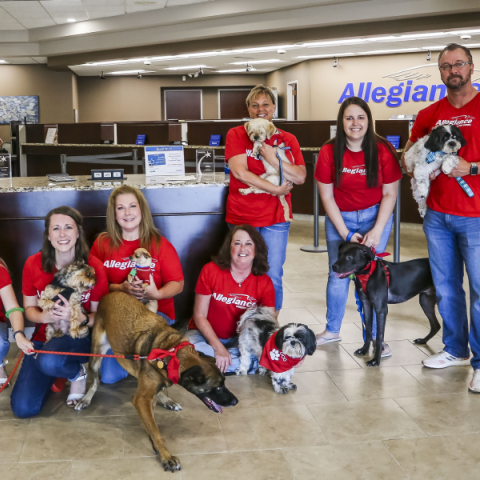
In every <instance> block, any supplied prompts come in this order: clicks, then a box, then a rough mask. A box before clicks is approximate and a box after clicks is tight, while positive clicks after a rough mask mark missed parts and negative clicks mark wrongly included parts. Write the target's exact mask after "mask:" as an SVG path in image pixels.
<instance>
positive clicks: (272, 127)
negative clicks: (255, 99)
mask: <svg viewBox="0 0 480 480" xmlns="http://www.w3.org/2000/svg"><path fill="white" fill-rule="evenodd" d="M276 131H277V127H276V126H275V125H274V124H273V123H272V122H268V126H267V128H266V132H267V138H268V139H269V140H270V139H271V138H272V137H273V136H274V135H275V132H276Z"/></svg>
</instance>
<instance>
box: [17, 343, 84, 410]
mask: <svg viewBox="0 0 480 480" xmlns="http://www.w3.org/2000/svg"><path fill="white" fill-rule="evenodd" d="M33 344H34V345H35V350H53V351H57V352H75V353H78V354H79V355H49V354H46V353H45V354H40V353H39V354H36V355H25V357H24V358H23V363H22V368H21V369H20V373H19V374H18V378H17V381H16V382H15V386H14V387H13V391H12V395H11V397H10V404H11V406H12V411H13V413H14V414H15V415H16V416H17V417H19V418H27V417H32V416H34V415H37V414H38V413H39V412H40V410H41V409H42V408H43V406H44V405H45V402H46V401H47V399H48V396H49V395H50V392H51V388H52V385H53V384H54V382H55V380H56V379H57V378H68V379H70V380H71V381H74V380H75V379H76V378H77V377H78V375H79V373H80V365H81V364H82V363H87V362H88V357H84V356H82V355H81V354H82V353H90V347H91V337H90V336H88V337H85V338H76V339H73V338H72V337H70V336H67V335H65V336H63V337H58V338H52V339H51V340H50V341H49V342H47V343H43V342H39V341H37V340H34V341H33Z"/></svg>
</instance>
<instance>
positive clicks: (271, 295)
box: [258, 274, 275, 307]
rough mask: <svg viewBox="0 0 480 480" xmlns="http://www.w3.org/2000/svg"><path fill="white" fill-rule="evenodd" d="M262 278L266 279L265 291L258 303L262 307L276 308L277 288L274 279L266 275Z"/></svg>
mask: <svg viewBox="0 0 480 480" xmlns="http://www.w3.org/2000/svg"><path fill="white" fill-rule="evenodd" d="M262 277H263V278H264V279H265V289H264V290H263V293H262V296H261V298H259V299H258V303H259V304H260V305H261V306H262V307H275V288H274V286H273V282H272V279H271V278H270V277H269V276H268V275H266V274H265V275H263V276H262Z"/></svg>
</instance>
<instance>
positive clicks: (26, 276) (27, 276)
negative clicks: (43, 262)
mask: <svg viewBox="0 0 480 480" xmlns="http://www.w3.org/2000/svg"><path fill="white" fill-rule="evenodd" d="M33 262H34V255H32V256H31V257H28V258H27V261H26V262H25V265H24V267H23V275H22V293H23V294H24V295H26V296H27V297H33V296H37V289H36V288H35V285H34V284H33V271H32V270H33V268H34V264H33Z"/></svg>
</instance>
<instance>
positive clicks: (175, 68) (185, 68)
mask: <svg viewBox="0 0 480 480" xmlns="http://www.w3.org/2000/svg"><path fill="white" fill-rule="evenodd" d="M199 68H213V67H209V66H208V65H188V66H186V67H168V68H165V69H164V70H197V69H199Z"/></svg>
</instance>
